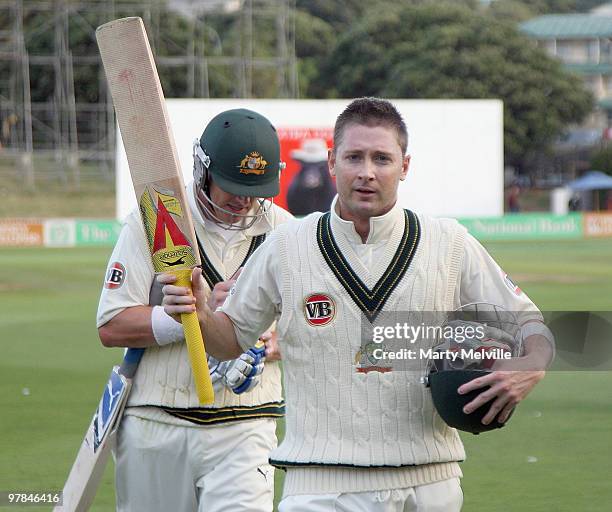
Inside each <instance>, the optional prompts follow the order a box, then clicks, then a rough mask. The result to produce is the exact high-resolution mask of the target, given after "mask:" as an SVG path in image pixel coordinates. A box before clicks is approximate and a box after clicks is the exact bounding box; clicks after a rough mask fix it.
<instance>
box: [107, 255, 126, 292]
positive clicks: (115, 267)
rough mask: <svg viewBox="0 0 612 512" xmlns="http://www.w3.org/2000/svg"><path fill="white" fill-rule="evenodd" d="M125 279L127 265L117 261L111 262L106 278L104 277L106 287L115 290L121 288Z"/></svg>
mask: <svg viewBox="0 0 612 512" xmlns="http://www.w3.org/2000/svg"><path fill="white" fill-rule="evenodd" d="M124 280H125V267H124V266H123V265H122V264H121V263H119V262H118V261H115V262H113V263H111V264H110V265H109V267H108V270H107V271H106V278H105V279H104V288H106V289H108V290H115V289H117V288H119V287H120V286H121V285H122V284H123V281H124Z"/></svg>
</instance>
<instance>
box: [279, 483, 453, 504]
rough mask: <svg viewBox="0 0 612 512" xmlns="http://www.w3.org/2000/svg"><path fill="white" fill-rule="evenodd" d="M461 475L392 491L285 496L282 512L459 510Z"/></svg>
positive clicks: (282, 502)
mask: <svg viewBox="0 0 612 512" xmlns="http://www.w3.org/2000/svg"><path fill="white" fill-rule="evenodd" d="M461 505H463V491H462V490H461V484H460V483H459V478H450V479H448V480H441V481H440V482H434V483H432V484H427V485H419V486H417V487H409V488H406V489H392V490H388V491H373V492H352V493H343V494H296V495H292V496H287V497H286V498H284V499H283V500H282V501H281V502H280V505H279V507H278V512H459V511H460V510H461Z"/></svg>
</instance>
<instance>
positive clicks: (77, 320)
mask: <svg viewBox="0 0 612 512" xmlns="http://www.w3.org/2000/svg"><path fill="white" fill-rule="evenodd" d="M487 248H488V249H489V250H490V251H491V253H492V254H493V255H494V256H495V257H496V259H497V260H498V261H499V262H500V264H501V265H502V266H503V267H504V269H505V270H506V271H507V272H508V273H509V274H510V275H511V277H512V278H513V279H514V281H515V282H517V284H519V285H520V286H521V287H522V288H523V289H524V290H525V291H526V292H527V293H528V294H529V295H530V296H531V297H532V298H533V299H534V300H535V301H536V302H537V303H538V304H539V305H540V307H541V308H543V309H560V310H564V309H565V310H568V309H577V310H587V309H599V310H612V264H611V262H612V240H592V241H583V242H545V243H544V242H542V243H537V242H528V243H516V242H504V243H494V244H487ZM109 254H110V248H105V249H68V250H60V249H7V248H0V301H1V308H0V311H1V313H0V340H1V342H0V343H1V349H2V352H1V356H0V357H1V359H0V406H1V408H0V492H1V491H9V490H38V491H42V490H57V489H61V487H62V485H63V483H64V479H65V477H66V476H67V474H68V470H69V468H70V465H71V464H72V461H73V458H74V456H75V454H76V451H77V449H78V447H79V445H80V442H81V440H82V437H83V435H84V432H85V429H86V427H87V425H88V424H89V421H90V419H91V415H92V414H93V411H94V409H95V407H96V405H97V401H98V399H99V397H100V395H101V392H102V389H103V386H104V384H105V382H106V379H107V376H108V373H109V372H110V368H111V366H112V365H113V364H115V363H118V362H119V361H120V360H121V355H122V354H121V351H120V350H118V349H117V350H109V349H104V348H103V347H102V346H101V345H100V344H99V342H98V339H97V333H96V329H95V313H96V307H97V299H98V293H99V291H100V286H101V284H102V279H103V274H104V268H105V265H106V259H107V258H108V256H109ZM464 440H465V444H466V448H467V452H468V459H467V461H466V462H465V463H464V464H462V467H463V472H464V479H463V487H464V491H465V506H464V509H463V510H464V511H466V512H473V511H487V512H489V511H504V512H506V511H521V512H528V511H533V512H535V511H542V512H550V511H554V512H562V511H568V512H569V511H571V512H575V511H588V512H596V511H602V512H603V511H606V512H607V511H608V510H610V503H612V481H611V475H612V372H591V373H587V372H571V373H570V372H549V374H548V376H547V377H546V379H545V380H544V381H543V382H542V383H541V384H540V385H538V387H537V388H536V390H535V391H534V392H533V393H532V395H531V396H530V397H529V399H528V400H527V401H525V402H524V403H523V404H522V405H521V406H520V408H519V410H518V411H517V413H516V414H515V415H514V417H513V419H512V422H511V424H510V426H509V427H508V428H506V429H503V430H501V431H498V432H494V433H489V434H484V435H481V436H471V435H465V436H464ZM111 466H112V464H111V465H110V466H109V468H107V472H106V475H105V477H104V481H103V484H102V487H101V489H100V490H99V493H98V496H97V498H96V502H95V506H94V507H93V510H99V511H109V510H112V509H113V508H114V491H113V477H112V471H111V470H110V469H111ZM278 473H279V480H280V477H282V473H281V472H278ZM237 485H240V483H237ZM279 492H280V481H279V485H277V495H278V493H279ZM18 509H19V508H17V507H11V508H10V509H8V508H7V509H6V510H18ZM23 510H41V508H39V507H27V508H23Z"/></svg>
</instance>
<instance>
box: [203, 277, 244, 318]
mask: <svg viewBox="0 0 612 512" xmlns="http://www.w3.org/2000/svg"><path fill="white" fill-rule="evenodd" d="M241 272H242V267H240V268H239V269H238V270H237V271H236V273H235V274H234V275H233V276H232V277H230V278H229V279H228V280H227V281H221V282H220V283H217V284H216V285H215V287H214V288H213V290H212V293H211V294H210V297H208V307H209V308H210V309H212V310H213V311H215V310H216V309H217V308H218V307H219V306H221V305H223V303H224V302H225V299H226V298H227V296H228V295H229V292H230V290H231V289H232V286H234V283H236V279H238V276H239V275H240V273H241Z"/></svg>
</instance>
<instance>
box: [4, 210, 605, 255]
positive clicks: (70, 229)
mask: <svg viewBox="0 0 612 512" xmlns="http://www.w3.org/2000/svg"><path fill="white" fill-rule="evenodd" d="M459 222H461V224H463V225H464V226H465V227H466V228H467V229H468V231H469V232H470V233H471V234H472V235H474V237H476V238H477V239H478V240H485V241H486V240H560V239H561V240H567V239H576V240H577V239H582V238H592V237H612V213H571V214H568V215H550V214H543V213H525V214H515V215H505V216H503V217H487V218H469V219H459ZM120 231H121V224H120V223H119V222H118V221H116V220H113V219H71V218H59V219H0V247H7V246H19V247H23V246H34V247H41V246H43V247H75V246H79V247H82V246H110V245H113V244H114V243H115V242H116V241H117V238H118V237H119V232H120Z"/></svg>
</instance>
